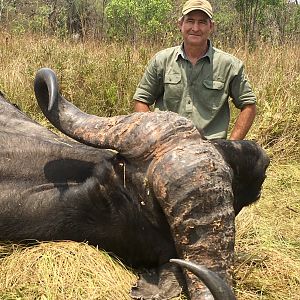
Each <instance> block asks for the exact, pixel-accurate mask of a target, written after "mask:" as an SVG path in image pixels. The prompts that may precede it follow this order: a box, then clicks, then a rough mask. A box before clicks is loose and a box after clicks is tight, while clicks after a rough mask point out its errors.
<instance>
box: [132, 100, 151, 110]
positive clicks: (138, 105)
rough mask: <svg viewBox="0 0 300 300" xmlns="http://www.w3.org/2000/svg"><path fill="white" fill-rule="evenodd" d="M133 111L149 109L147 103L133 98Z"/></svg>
mask: <svg viewBox="0 0 300 300" xmlns="http://www.w3.org/2000/svg"><path fill="white" fill-rule="evenodd" d="M134 111H136V112H148V111H150V108H149V105H148V104H146V103H144V102H141V101H138V100H134Z"/></svg>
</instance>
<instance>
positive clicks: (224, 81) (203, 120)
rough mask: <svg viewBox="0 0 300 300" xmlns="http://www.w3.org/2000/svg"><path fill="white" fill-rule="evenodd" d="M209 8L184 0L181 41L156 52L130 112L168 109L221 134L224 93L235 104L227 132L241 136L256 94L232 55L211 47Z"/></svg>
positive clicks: (202, 0) (202, 1) (210, 134)
mask: <svg viewBox="0 0 300 300" xmlns="http://www.w3.org/2000/svg"><path fill="white" fill-rule="evenodd" d="M212 17H213V11H212V7H211V5H210V3H209V2H208V1H206V0H189V1H187V2H186V3H185V4H184V6H183V9H182V17H181V18H180V19H179V22H178V25H179V28H180V30H181V33H182V37H183V44H182V45H180V46H176V47H172V48H168V49H165V50H162V51H160V52H158V53H157V54H156V55H155V56H154V57H153V58H152V60H151V61H150V63H149V65H148V67H147V69H146V71H145V73H144V76H143V78H142V79H141V81H140V83H139V85H138V87H137V90H136V92H135V95H134V97H133V98H134V100H135V111H137V112H147V111H150V106H151V105H154V108H155V110H169V111H174V112H177V113H178V114H180V115H183V116H185V117H187V118H190V119H191V120H192V121H193V122H194V124H195V125H196V127H197V128H199V129H201V130H202V131H203V133H204V135H205V137H207V138H208V139H213V138H226V137H227V132H228V126H229V121H230V110H229V103H228V99H229V97H230V98H232V100H233V103H234V105H235V106H236V107H237V108H238V109H240V114H239V116H238V118H237V120H236V122H235V125H234V127H233V130H232V132H231V135H230V139H231V140H241V139H244V138H245V136H246V134H247V132H248V131H249V129H250V127H251V125H252V123H253V121H254V118H255V115H256V105H255V103H256V99H255V95H254V94H253V92H252V90H251V87H250V85H249V83H248V81H247V78H246V76H245V73H244V65H243V63H242V62H241V61H240V60H238V59H237V58H236V57H234V56H232V55H230V54H228V53H225V52H223V51H221V50H219V49H216V48H214V47H213V46H212V43H211V41H210V40H209V37H210V35H211V33H212V32H213V29H214V22H213V20H212Z"/></svg>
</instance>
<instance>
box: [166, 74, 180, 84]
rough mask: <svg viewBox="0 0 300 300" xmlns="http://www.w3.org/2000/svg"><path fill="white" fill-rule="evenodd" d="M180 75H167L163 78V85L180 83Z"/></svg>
mask: <svg viewBox="0 0 300 300" xmlns="http://www.w3.org/2000/svg"><path fill="white" fill-rule="evenodd" d="M180 80H181V74H167V75H166V77H165V83H173V84H176V83H178V82H180Z"/></svg>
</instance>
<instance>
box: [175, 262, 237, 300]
mask: <svg viewBox="0 0 300 300" xmlns="http://www.w3.org/2000/svg"><path fill="white" fill-rule="evenodd" d="M170 262H172V263H175V264H178V265H179V266H181V267H185V268H187V269H188V270H189V271H191V272H192V273H193V274H195V275H196V276H197V277H198V278H199V279H200V280H201V281H202V282H203V283H204V284H205V285H206V286H207V287H208V289H209V290H210V292H211V293H212V295H213V296H214V298H215V300H235V299H236V298H235V296H234V294H233V292H232V290H231V289H230V287H228V285H227V284H226V283H225V282H224V281H223V280H222V279H221V278H220V277H219V276H218V275H217V274H216V273H214V272H213V271H210V270H209V269H207V268H205V267H204V266H200V265H197V264H195V263H192V262H189V261H186V260H182V259H170Z"/></svg>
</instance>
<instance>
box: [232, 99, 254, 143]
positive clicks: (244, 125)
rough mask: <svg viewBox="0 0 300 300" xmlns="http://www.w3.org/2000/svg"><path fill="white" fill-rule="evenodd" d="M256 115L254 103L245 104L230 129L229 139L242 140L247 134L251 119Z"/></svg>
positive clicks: (251, 122)
mask: <svg viewBox="0 0 300 300" xmlns="http://www.w3.org/2000/svg"><path fill="white" fill-rule="evenodd" d="M255 115H256V105H255V104H250V105H247V106H245V107H244V108H243V109H242V110H241V112H240V114H239V116H238V118H237V120H236V122H235V124H234V127H233V129H232V132H231V135H230V138H229V139H230V140H243V139H244V138H245V136H246V135H247V133H248V131H249V129H250V127H251V125H252V124H253V121H254V119H255Z"/></svg>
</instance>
